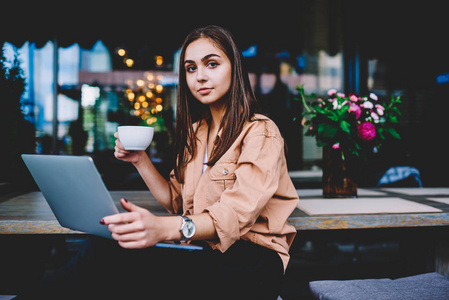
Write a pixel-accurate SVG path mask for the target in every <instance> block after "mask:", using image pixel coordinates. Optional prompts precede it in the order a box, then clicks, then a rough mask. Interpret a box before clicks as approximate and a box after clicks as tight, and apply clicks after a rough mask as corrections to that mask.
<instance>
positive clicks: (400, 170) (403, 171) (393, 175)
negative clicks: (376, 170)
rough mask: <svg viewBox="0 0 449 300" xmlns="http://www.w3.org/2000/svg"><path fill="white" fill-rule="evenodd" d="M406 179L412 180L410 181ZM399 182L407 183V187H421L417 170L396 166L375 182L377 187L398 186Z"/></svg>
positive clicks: (419, 174)
mask: <svg viewBox="0 0 449 300" xmlns="http://www.w3.org/2000/svg"><path fill="white" fill-rule="evenodd" d="M407 179H412V180H411V181H410V180H408V181H407ZM400 182H407V184H408V185H413V186H415V185H417V186H418V187H422V182H421V173H420V172H419V170H418V169H416V168H413V167H408V166H398V167H391V168H389V169H388V170H387V171H386V172H385V173H384V174H383V176H382V177H381V178H380V179H379V181H378V182H377V186H378V187H380V186H392V185H394V184H396V185H400Z"/></svg>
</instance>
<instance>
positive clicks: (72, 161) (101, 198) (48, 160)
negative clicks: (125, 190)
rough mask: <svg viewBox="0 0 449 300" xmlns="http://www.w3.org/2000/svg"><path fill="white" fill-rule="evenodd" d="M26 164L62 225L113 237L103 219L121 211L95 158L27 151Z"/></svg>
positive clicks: (24, 156) (24, 158)
mask: <svg viewBox="0 0 449 300" xmlns="http://www.w3.org/2000/svg"><path fill="white" fill-rule="evenodd" d="M22 158H23V160H24V161H25V164H26V165H27V167H28V169H29V170H30V172H31V175H32V176H33V178H34V180H35V181H36V184H37V185H38V186H39V189H40V190H41V191H42V194H43V195H44V197H45V199H46V200H47V202H48V204H49V205H50V208H51V210H52V211H53V213H54V214H55V216H56V218H57V219H58V222H59V224H61V226H62V227H67V228H70V229H74V230H79V231H83V232H87V233H90V234H94V235H98V236H102V237H106V238H111V232H110V231H109V230H108V228H107V226H104V225H101V224H100V223H99V222H100V220H101V219H102V218H103V217H105V216H108V215H113V214H116V213H118V209H117V207H116V206H115V204H114V201H113V200H112V198H111V195H110V194H109V192H108V190H107V189H106V186H105V185H104V183H103V180H102V179H101V177H100V174H99V173H98V171H97V168H96V167H95V165H94V162H93V160H92V158H90V157H87V156H61V155H35V154H23V155H22Z"/></svg>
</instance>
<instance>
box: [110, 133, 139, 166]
mask: <svg viewBox="0 0 449 300" xmlns="http://www.w3.org/2000/svg"><path fill="white" fill-rule="evenodd" d="M114 137H115V138H116V140H115V151H114V156H115V157H116V158H117V159H120V160H123V161H127V162H131V163H134V164H135V163H137V162H138V161H139V160H140V158H141V157H142V155H145V151H131V150H126V149H125V147H123V145H122V143H121V142H120V139H119V137H118V132H116V133H114Z"/></svg>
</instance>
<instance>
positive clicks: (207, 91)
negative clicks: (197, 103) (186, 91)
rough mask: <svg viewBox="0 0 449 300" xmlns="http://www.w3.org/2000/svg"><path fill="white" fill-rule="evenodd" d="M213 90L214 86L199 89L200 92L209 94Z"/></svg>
mask: <svg viewBox="0 0 449 300" xmlns="http://www.w3.org/2000/svg"><path fill="white" fill-rule="evenodd" d="M211 91H212V88H200V89H199V90H198V93H199V94H200V95H207V94H209V93H210V92H211Z"/></svg>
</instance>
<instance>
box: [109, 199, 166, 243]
mask: <svg viewBox="0 0 449 300" xmlns="http://www.w3.org/2000/svg"><path fill="white" fill-rule="evenodd" d="M120 203H121V205H122V206H123V208H124V209H126V210H127V211H128V212H126V213H120V214H116V215H112V216H107V217H104V218H103V219H102V220H101V221H100V223H101V224H104V225H107V226H108V229H109V231H110V232H111V236H112V238H113V239H115V240H117V241H118V243H119V245H120V246H122V247H123V248H129V249H137V248H146V247H151V246H154V245H155V244H156V243H158V242H160V241H162V240H163V237H162V234H163V229H162V228H160V226H159V225H160V223H161V222H158V219H159V217H157V216H155V215H153V214H152V213H151V212H150V211H148V210H146V209H144V208H142V207H139V206H137V205H134V204H132V203H131V202H128V201H127V200H126V199H123V198H122V199H121V200H120Z"/></svg>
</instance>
